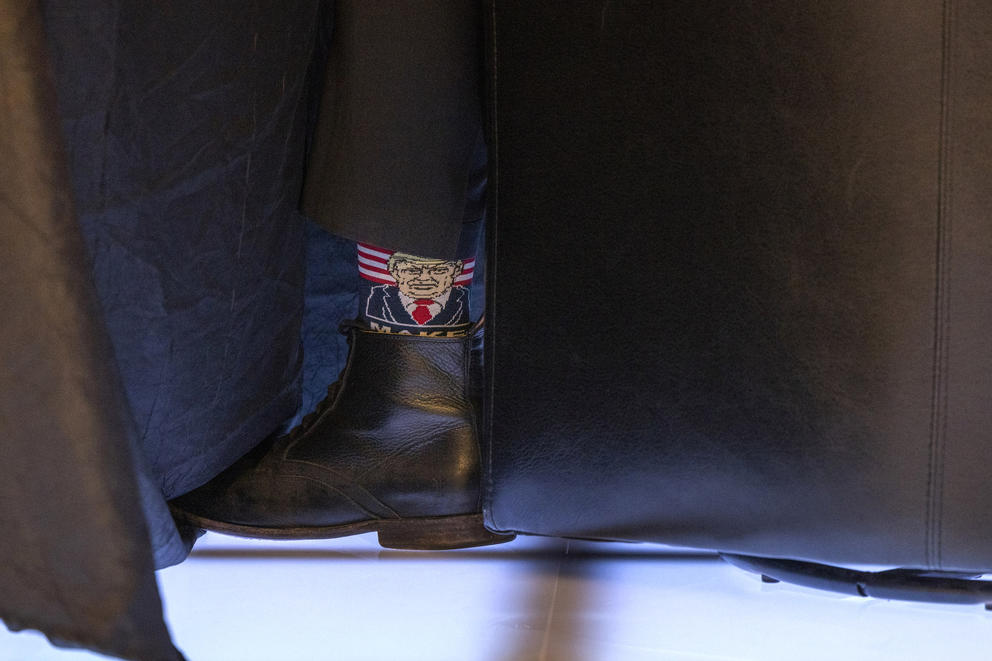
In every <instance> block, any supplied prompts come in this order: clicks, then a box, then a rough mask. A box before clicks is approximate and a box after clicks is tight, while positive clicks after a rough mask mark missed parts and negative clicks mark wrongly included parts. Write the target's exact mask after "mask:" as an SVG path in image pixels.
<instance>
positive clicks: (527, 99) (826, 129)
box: [487, 0, 992, 570]
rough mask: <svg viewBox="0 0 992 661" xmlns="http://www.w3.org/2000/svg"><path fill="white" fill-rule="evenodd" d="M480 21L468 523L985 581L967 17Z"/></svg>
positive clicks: (864, 13)
mask: <svg viewBox="0 0 992 661" xmlns="http://www.w3.org/2000/svg"><path fill="white" fill-rule="evenodd" d="M494 4H495V13H494V29H495V37H494V40H493V43H494V60H495V92H496V100H495V133H496V135H497V159H496V160H497V163H498V184H497V188H498V194H497V206H498V211H497V222H496V228H495V233H494V234H493V235H491V239H492V241H493V244H492V250H494V260H495V261H494V264H493V265H492V266H493V272H494V273H495V276H494V283H495V285H494V289H493V290H491V292H490V293H491V295H492V298H491V301H492V304H491V310H490V313H489V318H488V324H489V326H488V328H489V331H490V333H491V335H490V338H489V340H490V346H491V347H492V351H493V356H494V361H491V364H492V365H493V366H492V371H491V374H490V376H491V377H492V379H491V383H490V386H491V388H492V391H491V392H492V396H493V401H492V407H491V410H490V416H489V421H490V424H491V434H490V439H489V442H490V447H489V453H490V455H489V467H488V470H489V472H488V476H487V479H488V485H489V489H490V501H489V503H488V505H487V512H488V516H489V523H490V524H492V525H494V527H495V528H497V529H500V530H516V531H523V532H535V533H541V534H552V535H573V536H583V537H585V536H591V537H606V538H616V539H635V540H651V541H660V542H667V543H672V544H681V545H687V546H696V547H709V548H717V549H722V550H730V551H737V552H742V553H752V554H758V555H771V556H791V557H795V558H799V559H809V560H818V561H822V562H832V563H843V562H865V563H883V564H897V565H906V566H921V567H944V568H948V569H963V570H988V569H990V568H992V543H990V541H992V539H990V538H989V535H990V533H989V531H990V530H992V525H990V524H992V489H990V487H989V482H988V479H987V470H986V468H987V466H988V465H989V463H990V461H989V460H990V459H992V456H990V455H989V452H992V450H990V449H989V448H992V436H990V434H992V424H989V423H990V422H992V421H990V419H989V415H990V410H992V409H990V407H989V405H988V403H989V398H990V395H992V390H990V381H989V374H992V350H990V340H989V337H990V336H989V333H988V331H987V327H988V325H989V321H990V320H992V307H990V304H989V296H990V294H989V292H990V287H989V284H988V283H989V282H990V281H992V280H990V276H992V263H990V259H989V257H990V243H989V242H990V240H992V239H990V237H992V225H990V224H992V219H990V217H992V214H990V210H992V206H990V198H989V195H990V190H992V189H990V187H989V183H988V182H989V181H992V167H990V154H992V150H990V143H989V140H990V126H989V112H990V110H989V109H990V107H992V105H990V103H989V89H990V79H989V75H988V67H987V66H986V65H987V63H988V62H989V61H992V41H990V40H989V38H988V35H989V33H990V25H992V23H990V20H992V5H989V4H988V3H982V2H974V1H958V0H947V1H946V2H934V1H931V0H913V1H911V2H906V1H904V0H899V1H898V2H896V1H883V2H871V3H856V2H831V3H814V4H810V3H805V4H801V5H800V4H797V3H794V2H785V1H771V2H761V3H730V2H688V1H684V2H682V1H680V2H665V3H652V2H639V1H617V2H608V3H602V2H595V3H594V2H574V3H569V4H568V5H567V6H565V5H555V6H551V5H547V4H535V3H526V2H518V1H511V0H506V1H503V0H497V1H496V2H495V3H494ZM535 282H537V283H540V285H541V288H540V290H539V292H540V293H539V295H535V290H534V289H533V287H534V283H535ZM537 320H541V321H540V323H537Z"/></svg>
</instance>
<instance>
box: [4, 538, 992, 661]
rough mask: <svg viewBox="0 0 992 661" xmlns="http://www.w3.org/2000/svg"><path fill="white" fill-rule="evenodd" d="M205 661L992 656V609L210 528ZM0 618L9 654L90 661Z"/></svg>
mask: <svg viewBox="0 0 992 661" xmlns="http://www.w3.org/2000/svg"><path fill="white" fill-rule="evenodd" d="M159 583H160V585H161V588H162V592H163V595H164V599H165V603H166V610H167V616H168V621H169V625H170V628H171V630H172V633H173V635H174V638H175V640H176V642H177V644H178V645H179V646H180V647H181V648H182V649H183V651H184V652H185V653H186V655H187V656H188V658H189V659H190V661H224V660H231V661H255V660H257V661H278V660H294V661H295V660H302V661H319V660H324V659H334V660H339V661H364V660H368V661H372V660H376V661H380V660H381V661H419V660H423V661H448V660H450V661H525V660H535V661H544V660H547V661H559V660H561V661H612V660H614V659H615V660H619V661H642V660H643V661H647V660H652V661H655V660H659V659H673V660H674V659H677V660H680V661H681V660H686V661H688V660H693V661H698V660H703V659H705V660H717V659H720V660H722V659H752V660H758V661H765V660H767V661H773V660H779V659H781V660H788V661H797V660H818V659H823V660H827V659H829V660H831V661H835V660H837V659H845V660H851V659H854V660H856V659H872V660H875V659H899V660H905V659H934V660H940V661H944V660H948V661H958V660H972V659H974V660H976V661H979V660H980V661H988V660H992V613H990V612H986V611H985V610H984V609H983V608H982V607H981V606H937V605H929V604H911V603H900V602H884V601H874V600H867V599H861V598H857V597H842V596H837V595H833V594H829V593H823V592H817V591H813V590H807V589H803V588H798V587H794V586H788V585H784V584H777V585H766V584H763V583H761V581H760V579H759V578H758V577H757V576H754V575H751V574H747V573H744V572H742V571H740V570H738V569H735V568H733V567H730V566H729V565H725V564H724V563H723V562H722V561H720V560H718V559H715V558H712V557H707V556H705V555H699V554H691V553H681V552H678V551H673V550H670V549H666V548H664V547H657V546H649V545H627V544H601V543H591V542H574V541H573V542H565V541H561V540H553V539H540V538H519V539H518V540H516V541H515V542H512V543H510V544H504V545H502V546H494V547H487V548H482V549H474V550H465V551H450V552H446V553H415V552H399V551H386V550H382V549H380V548H379V547H378V546H377V544H376V543H375V538H374V537H372V536H368V535H363V536H360V537H352V538H346V539H340V540H329V541H320V542H289V543H287V542H259V541H249V540H241V539H236V538H231V537H221V536H215V535H209V536H207V537H205V538H203V539H202V540H201V541H200V543H199V544H198V545H197V550H196V552H195V553H194V555H193V556H192V557H191V558H190V559H189V560H188V561H187V562H185V563H183V564H181V565H179V566H178V567H173V568H170V569H167V570H164V571H162V572H160V574H159ZM98 658H102V657H98V656H96V655H93V654H89V653H85V652H79V651H64V650H55V649H53V648H50V647H49V646H48V645H47V643H46V642H45V640H44V639H43V638H42V637H41V636H40V635H37V634H34V633H22V634H11V633H9V632H7V631H5V630H2V628H0V660H3V661H8V660H9V661H32V660H39V661H46V660H51V661H82V660H84V659H89V660H94V659H98Z"/></svg>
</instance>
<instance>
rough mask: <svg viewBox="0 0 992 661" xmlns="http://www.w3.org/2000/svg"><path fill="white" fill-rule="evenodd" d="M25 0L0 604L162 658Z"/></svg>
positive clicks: (2, 191) (27, 617) (5, 9)
mask: <svg viewBox="0 0 992 661" xmlns="http://www.w3.org/2000/svg"><path fill="white" fill-rule="evenodd" d="M42 40H43V32H42V24H41V13H40V11H39V8H38V5H37V3H35V2H33V0H3V2H0V153H2V154H3V159H2V161H0V317H2V319H3V323H2V324H0V366H2V369H0V392H2V397H0V530H2V531H3V533H2V534H0V559H2V562H0V595H2V596H0V617H2V618H3V620H4V622H5V623H6V624H7V626H8V627H11V628H13V629H21V628H37V629H41V630H42V631H43V632H45V633H46V634H47V635H49V636H51V637H54V638H57V639H59V640H62V641H67V642H72V643H76V644H82V645H86V646H88V647H90V648H92V649H96V650H99V651H102V652H105V653H108V654H114V655H118V656H122V657H126V658H133V659H142V660H156V659H161V660H165V659H175V658H177V656H178V653H177V652H176V651H175V649H174V648H173V646H172V644H171V642H170V640H169V634H168V632H167V630H166V628H165V624H164V623H163V621H162V613H161V607H160V605H159V601H158V594H157V588H156V585H155V580H154V576H153V573H152V569H153V567H152V556H151V553H150V550H149V544H148V535H147V530H146V527H145V524H144V521H143V519H142V513H141V510H140V506H139V505H138V500H139V497H138V486H137V484H136V482H135V479H134V477H133V463H132V457H131V452H130V448H129V440H128V425H129V424H130V419H129V416H128V411H127V406H126V403H125V401H124V399H123V396H122V394H121V388H120V382H119V379H118V375H117V372H116V367H115V364H114V360H113V353H112V348H111V346H110V344H109V341H108V338H107V336H106V332H105V330H104V328H103V326H102V321H101V314H100V310H99V304H98V302H97V298H96V294H95V292H94V290H93V286H92V282H91V278H90V270H89V264H88V261H87V259H86V255H85V247H84V245H83V241H82V237H81V235H80V232H79V229H78V227H77V225H76V221H75V217H74V215H73V209H72V205H71V203H70V196H69V184H68V174H67V172H66V169H65V166H64V159H65V154H64V152H63V151H62V148H61V140H60V137H59V124H58V121H57V118H56V114H55V99H54V85H53V81H52V78H51V76H50V74H49V71H48V68H47V61H46V58H45V57H44V54H45V48H44V44H43V41H42Z"/></svg>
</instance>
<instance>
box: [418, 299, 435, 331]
mask: <svg viewBox="0 0 992 661" xmlns="http://www.w3.org/2000/svg"><path fill="white" fill-rule="evenodd" d="M414 303H416V304H417V309H416V310H414V311H413V320H414V321H416V322H417V323H418V324H420V325H421V326H423V325H424V324H426V323H427V322H428V321H430V320H431V317H433V316H434V315H433V314H431V309H430V307H429V306H430V305H432V304H433V303H434V299H431V298H418V299H417V300H415V301H414Z"/></svg>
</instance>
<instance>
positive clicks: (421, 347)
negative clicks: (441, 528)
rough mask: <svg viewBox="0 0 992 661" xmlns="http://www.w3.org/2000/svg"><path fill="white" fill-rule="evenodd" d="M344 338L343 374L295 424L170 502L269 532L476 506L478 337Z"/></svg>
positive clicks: (358, 334)
mask: <svg viewBox="0 0 992 661" xmlns="http://www.w3.org/2000/svg"><path fill="white" fill-rule="evenodd" d="M349 338H350V344H351V352H350V354H349V357H348V362H347V363H346V364H345V366H344V369H343V371H342V373H341V377H340V381H338V382H337V383H336V384H335V385H334V386H333V388H332V391H331V393H330V394H329V395H328V399H326V400H325V401H324V402H322V403H321V405H320V406H319V407H318V408H317V410H316V411H315V412H314V413H312V414H310V415H309V416H307V417H306V418H304V422H303V425H302V426H301V427H300V428H298V429H295V430H293V431H292V432H291V433H289V434H287V435H285V436H282V437H279V438H276V437H273V438H272V439H271V440H270V441H269V442H266V443H263V444H262V445H260V446H259V447H258V448H256V449H255V450H253V451H252V452H250V453H248V454H247V455H246V456H244V457H243V458H241V459H240V460H239V461H238V462H237V463H235V464H234V465H233V466H232V467H231V468H229V469H228V470H227V471H225V472H223V473H221V474H220V475H219V476H217V477H216V478H214V479H213V480H211V481H210V482H208V483H207V484H206V485H204V486H202V487H200V488H199V489H196V490H194V491H192V492H191V493H188V494H186V495H184V496H182V497H181V498H178V499H176V500H175V501H173V503H174V504H175V505H176V506H177V507H178V508H179V509H181V510H184V511H186V512H189V513H190V514H193V515H196V516H198V517H203V518H205V519H209V520H212V521H217V522H222V523H232V524H236V525H243V526H252V527H255V528H259V529H269V530H272V531H275V530H279V529H284V530H285V529H299V528H322V527H331V526H340V525H343V524H349V523H355V522H361V521H370V520H376V519H399V518H412V517H438V516H452V515H459V514H472V513H477V512H478V511H479V444H478V435H477V428H476V418H477V414H476V412H475V411H476V410H477V408H478V400H477V392H476V391H475V388H476V387H477V384H478V380H477V376H478V371H479V366H478V365H477V364H475V365H474V366H472V376H473V377H475V378H473V379H471V380H470V378H469V376H470V375H469V370H470V364H472V363H478V359H479V358H481V346H478V347H477V348H475V349H473V345H477V344H478V343H479V341H480V340H481V338H479V339H477V338H474V337H455V338H449V337H420V336H414V335H400V334H387V333H373V332H368V331H365V330H359V329H357V328H351V329H350V331H349ZM473 381H474V382H473Z"/></svg>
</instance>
